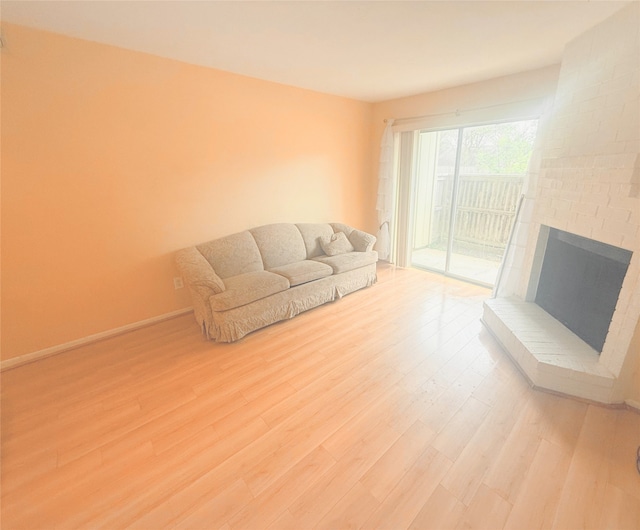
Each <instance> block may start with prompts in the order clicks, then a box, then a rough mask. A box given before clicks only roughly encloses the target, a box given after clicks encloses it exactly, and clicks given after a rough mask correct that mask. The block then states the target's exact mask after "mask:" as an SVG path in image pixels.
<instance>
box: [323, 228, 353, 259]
mask: <svg viewBox="0 0 640 530" xmlns="http://www.w3.org/2000/svg"><path fill="white" fill-rule="evenodd" d="M320 246H321V247H322V250H323V251H324V253H325V254H326V255H327V256H337V255H338V254H346V253H347V252H353V245H352V244H351V242H350V241H349V240H348V239H347V236H346V235H345V234H344V232H336V233H335V234H331V235H330V236H322V237H321V238H320Z"/></svg>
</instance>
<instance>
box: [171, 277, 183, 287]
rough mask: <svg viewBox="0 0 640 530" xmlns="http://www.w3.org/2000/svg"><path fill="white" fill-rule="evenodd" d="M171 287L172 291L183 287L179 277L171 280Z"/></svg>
mask: <svg viewBox="0 0 640 530" xmlns="http://www.w3.org/2000/svg"><path fill="white" fill-rule="evenodd" d="M173 287H174V289H182V288H183V287H184V282H183V281H182V278H181V277H180V276H176V277H175V278H174V279H173Z"/></svg>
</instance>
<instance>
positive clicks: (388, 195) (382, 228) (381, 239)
mask: <svg viewBox="0 0 640 530" xmlns="http://www.w3.org/2000/svg"><path fill="white" fill-rule="evenodd" d="M392 125H393V120H387V126H386V127H385V129H384V133H383V134H382V142H381V143H380V168H379V170H378V199H377V201H376V210H377V211H378V225H379V228H378V233H377V234H376V237H377V238H378V241H377V243H376V250H377V251H378V256H379V258H380V259H381V260H385V261H390V256H391V228H390V227H391V221H392V219H393V215H394V210H395V182H394V178H393V175H394V171H393V130H392V129H391V126H392Z"/></svg>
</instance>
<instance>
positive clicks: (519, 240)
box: [492, 98, 553, 298]
mask: <svg viewBox="0 0 640 530" xmlns="http://www.w3.org/2000/svg"><path fill="white" fill-rule="evenodd" d="M552 106H553V98H549V99H548V100H547V101H546V102H545V105H544V110H543V111H542V115H541V116H540V119H539V120H538V131H537V133H536V139H535V141H534V144H533V152H532V153H531V160H529V168H528V170H527V175H526V178H525V181H524V184H523V186H522V197H521V199H520V204H519V207H518V214H517V216H516V219H515V221H514V225H513V229H512V232H511V235H510V237H509V244H508V245H507V248H506V249H505V252H504V256H503V258H502V263H501V264H500V270H499V272H498V278H497V281H496V284H495V285H494V287H493V293H492V296H493V298H496V297H507V296H512V295H518V296H519V297H520V298H524V295H525V293H524V290H525V289H526V284H527V282H528V278H524V277H523V275H525V274H526V271H525V257H526V256H525V252H526V249H527V246H528V243H529V239H530V238H531V237H534V236H535V234H532V233H531V228H532V226H531V220H532V218H533V209H534V206H535V195H536V186H537V183H538V175H539V174H540V166H541V163H542V143H543V141H544V138H545V135H546V134H547V131H548V122H549V116H550V114H551V109H552Z"/></svg>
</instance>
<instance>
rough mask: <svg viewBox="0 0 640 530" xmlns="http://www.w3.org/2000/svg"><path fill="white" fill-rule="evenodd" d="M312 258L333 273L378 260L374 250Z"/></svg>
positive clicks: (357, 267) (350, 269)
mask: <svg viewBox="0 0 640 530" xmlns="http://www.w3.org/2000/svg"><path fill="white" fill-rule="evenodd" d="M313 260H314V261H319V262H320V263H325V264H326V265H329V266H330V267H331V268H332V269H333V272H334V274H340V273H341V272H347V271H352V270H354V269H359V268H360V267H364V266H365V265H371V264H372V263H376V262H377V261H378V253H377V252H376V251H375V250H371V251H369V252H347V253H346V254H339V255H338V256H318V257H317V258H313ZM227 288H228V287H227Z"/></svg>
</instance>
